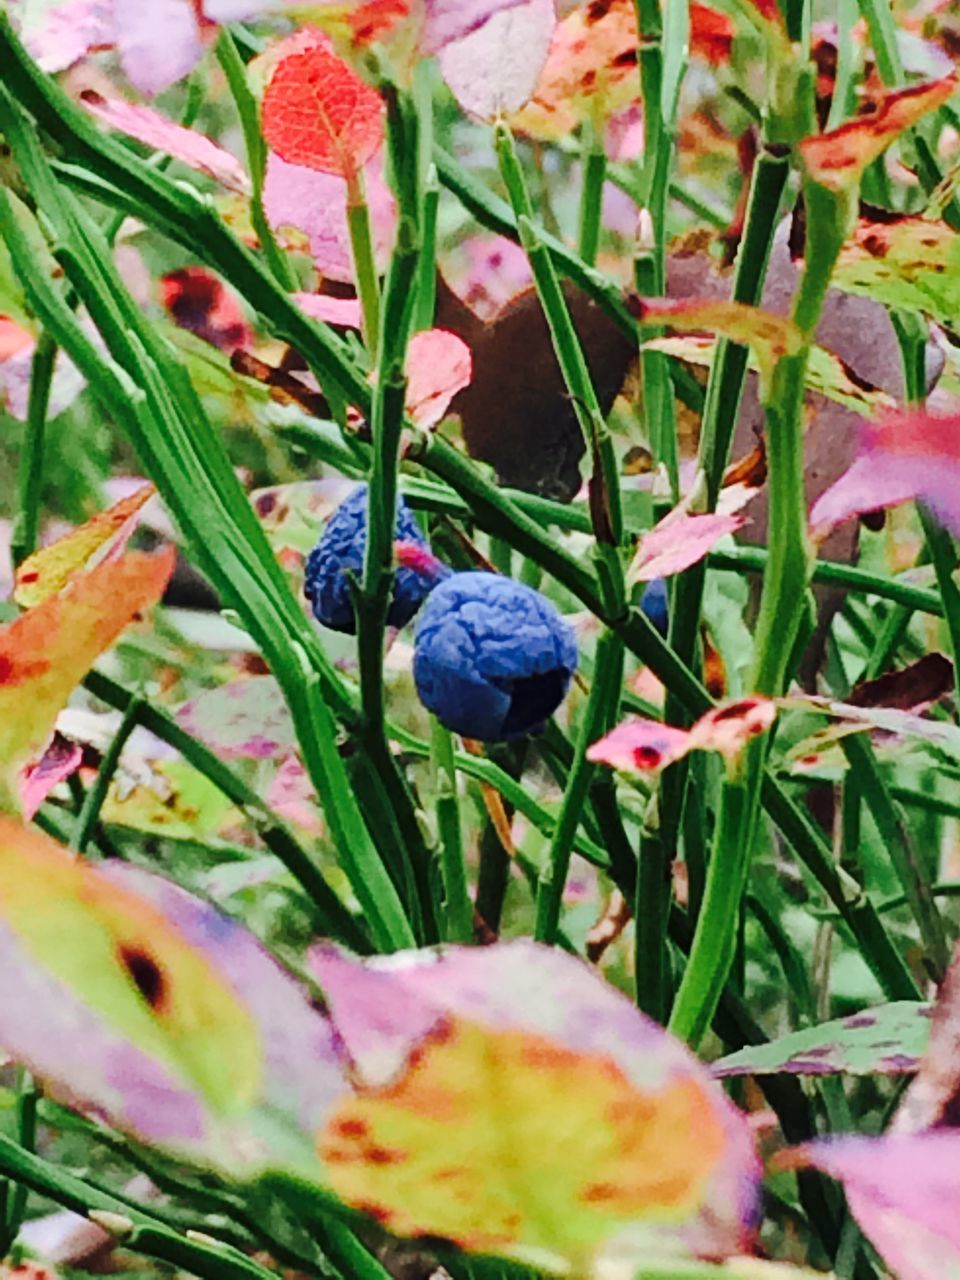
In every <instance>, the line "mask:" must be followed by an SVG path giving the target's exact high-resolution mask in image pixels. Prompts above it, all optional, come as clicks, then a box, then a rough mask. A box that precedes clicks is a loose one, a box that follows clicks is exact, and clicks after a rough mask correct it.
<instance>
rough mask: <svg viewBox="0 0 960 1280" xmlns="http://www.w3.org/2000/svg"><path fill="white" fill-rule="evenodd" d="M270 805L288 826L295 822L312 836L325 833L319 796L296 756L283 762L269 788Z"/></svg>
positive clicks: (268, 801) (268, 800)
mask: <svg viewBox="0 0 960 1280" xmlns="http://www.w3.org/2000/svg"><path fill="white" fill-rule="evenodd" d="M267 804H268V805H269V806H270V808H271V809H272V810H273V811H274V813H277V814H279V815H280V817H281V818H283V819H284V820H285V821H286V822H292V823H293V824H294V826H297V827H300V828H301V830H303V831H306V832H307V833H308V834H309V835H312V836H319V835H322V834H323V832H324V829H325V828H324V825H323V820H322V818H321V817H320V811H319V809H318V808H317V793H316V791H314V789H313V783H312V782H311V781H310V777H309V775H308V774H307V771H306V769H304V767H303V765H302V764H301V763H300V761H299V760H298V759H297V757H296V756H295V755H293V754H291V755H289V756H287V757H286V759H285V760H283V761H282V763H281V765H280V768H279V769H278V770H277V772H276V773H275V775H274V777H273V781H272V782H271V783H270V785H269V787H268V788H267Z"/></svg>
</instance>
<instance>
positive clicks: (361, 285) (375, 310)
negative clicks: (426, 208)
mask: <svg viewBox="0 0 960 1280" xmlns="http://www.w3.org/2000/svg"><path fill="white" fill-rule="evenodd" d="M347 230H348V232H349V234H350V251H351V253H352V255H353V272H354V278H355V280H356V285H357V297H358V298H359V299H360V313H361V316H362V318H363V340H364V342H365V343H366V347H367V351H368V352H369V353H370V364H371V365H376V363H377V353H378V349H379V341H380V281H379V279H378V277H377V264H376V259H375V257H374V252H373V230H372V228H371V225H370V210H369V208H368V206H367V199H366V195H365V194H364V189H363V174H362V173H359V172H357V173H353V174H350V175H349V176H348V178H347Z"/></svg>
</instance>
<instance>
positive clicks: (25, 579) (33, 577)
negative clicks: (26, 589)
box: [20, 569, 40, 586]
mask: <svg viewBox="0 0 960 1280" xmlns="http://www.w3.org/2000/svg"><path fill="white" fill-rule="evenodd" d="M39 577H40V574H39V573H38V571H37V570H36V569H28V570H27V572H26V573H21V574H20V584H21V586H22V585H23V584H24V583H30V582H36V581H37V579H38V578H39Z"/></svg>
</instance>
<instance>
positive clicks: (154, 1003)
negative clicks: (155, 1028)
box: [119, 946, 167, 1012]
mask: <svg viewBox="0 0 960 1280" xmlns="http://www.w3.org/2000/svg"><path fill="white" fill-rule="evenodd" d="M119 959H120V963H121V964H122V965H123V967H124V968H125V969H126V971H127V973H128V974H129V975H130V978H131V980H132V981H133V985H134V986H135V987H136V988H137V990H138V991H139V992H140V994H141V995H142V996H143V998H144V1000H146V1002H147V1004H148V1005H149V1006H150V1008H151V1009H153V1010H154V1012H159V1011H160V1009H161V1008H162V1006H163V1004H164V1001H165V999H166V996H167V983H166V979H165V978H164V975H163V970H162V969H161V968H160V966H159V965H158V964H157V962H156V960H154V958H153V957H152V956H150V955H148V954H147V952H146V951H143V950H141V949H140V948H139V947H124V946H121V947H120V950H119Z"/></svg>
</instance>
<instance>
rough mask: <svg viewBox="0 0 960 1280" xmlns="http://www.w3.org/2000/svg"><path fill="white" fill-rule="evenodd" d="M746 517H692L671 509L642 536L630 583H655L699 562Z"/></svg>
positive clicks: (743, 522) (741, 523)
mask: <svg viewBox="0 0 960 1280" xmlns="http://www.w3.org/2000/svg"><path fill="white" fill-rule="evenodd" d="M745 523H746V520H745V518H744V517H743V516H734V515H716V514H713V515H705V516H689V515H685V514H682V513H681V514H680V515H678V514H677V513H676V512H671V513H670V514H669V515H667V516H665V517H664V519H663V520H661V521H660V523H659V524H658V525H657V526H656V527H655V528H654V529H651V530H650V532H649V533H645V534H644V535H643V537H642V538H641V539H640V545H639V546H638V547H637V553H636V555H635V556H634V558H633V561H632V563H631V565H630V569H629V571H628V578H629V580H630V581H631V582H652V581H653V580H654V579H655V578H669V577H670V576H671V575H672V574H675V573H682V572H683V570H684V569H689V568H690V566H691V565H692V564H698V563H699V562H700V561H701V560H702V559H703V558H704V556H705V555H707V553H708V552H710V551H711V550H712V549H713V548H714V547H715V546H716V545H717V543H718V542H719V541H720V539H721V538H726V537H728V536H729V535H730V534H732V533H736V531H737V530H738V529H742V528H743V526H744V524H745Z"/></svg>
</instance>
